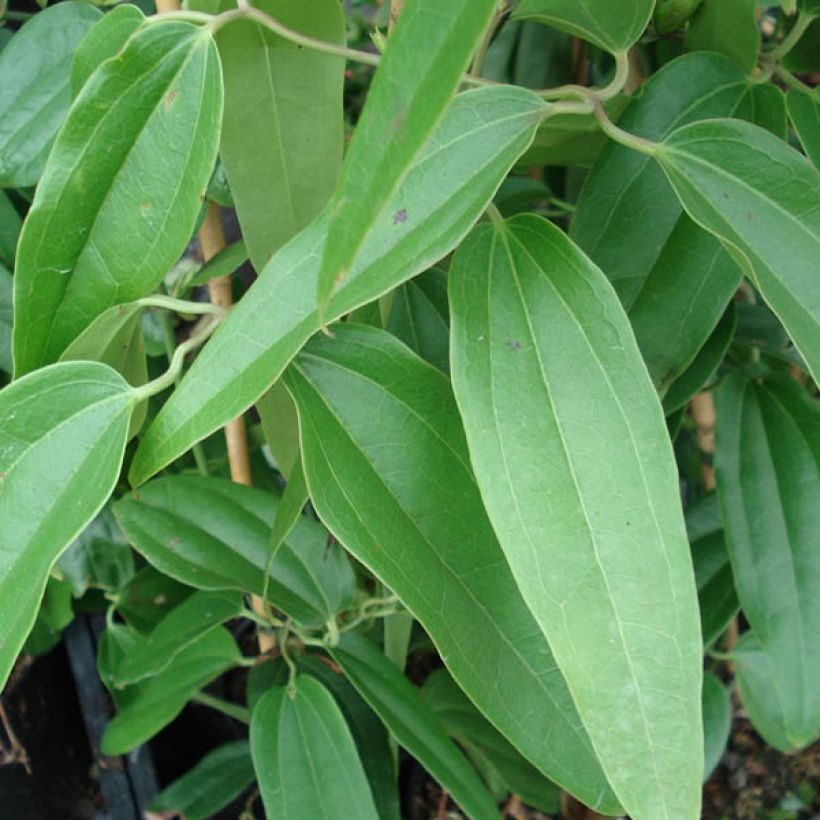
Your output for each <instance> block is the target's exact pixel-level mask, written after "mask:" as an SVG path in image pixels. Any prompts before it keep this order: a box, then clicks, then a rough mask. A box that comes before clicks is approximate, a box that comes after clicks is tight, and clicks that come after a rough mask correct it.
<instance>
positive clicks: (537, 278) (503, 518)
mask: <svg viewBox="0 0 820 820" xmlns="http://www.w3.org/2000/svg"><path fill="white" fill-rule="evenodd" d="M450 308H451V329H452V336H451V365H452V373H453V386H454V388H455V393H456V398H457V400H458V405H459V409H460V410H461V415H462V417H463V419H464V423H465V429H466V432H467V440H468V443H469V445H470V456H471V461H472V463H473V465H474V466H475V469H476V477H477V479H478V484H479V487H480V488H481V491H482V496H483V498H484V502H485V504H486V507H487V511H488V513H489V516H490V520H491V521H492V522H493V526H494V529H495V531H496V532H497V533H498V537H499V541H500V542H501V546H502V548H503V550H504V554H505V555H506V558H507V560H508V562H509V564H510V568H511V569H512V572H513V575H514V576H515V579H516V581H517V583H518V586H519V589H520V590H521V594H522V596H523V597H524V600H525V601H526V602H527V604H528V606H529V607H530V610H531V611H532V613H533V615H534V617H535V619H536V621H537V622H538V624H539V626H540V628H541V629H542V631H543V633H544V634H545V635H546V637H547V639H548V640H549V644H550V648H551V649H552V651H553V653H554V655H555V659H556V662H557V664H558V666H559V668H560V669H561V671H562V673H563V675H564V677H565V679H566V682H567V685H568V687H569V689H570V692H571V693H572V697H573V701H574V702H575V705H576V707H577V709H578V712H579V714H580V716H581V719H582V721H583V723H584V726H585V727H586V730H587V732H588V733H589V736H590V739H591V741H592V745H593V747H594V749H595V751H596V752H597V755H598V758H599V759H600V761H601V765H602V767H603V770H604V772H605V773H606V775H607V777H608V778H609V781H610V783H611V784H612V788H613V790H614V792H615V794H616V795H617V796H618V798H619V799H620V801H621V803H622V804H623V806H624V809H625V810H626V811H627V812H628V813H629V814H630V815H631V816H632V817H635V818H647V820H648V819H649V818H653V819H654V818H658V817H669V818H676V819H677V818H680V820H683V818H696V817H699V811H700V783H701V779H702V771H703V768H702V767H703V739H702V725H701V715H700V712H701V707H700V698H699V686H700V675H701V653H702V645H701V636H700V628H699V619H698V611H697V597H696V591H695V584H694V581H693V574H692V562H691V558H690V554H689V546H688V544H687V541H686V535H685V532H684V525H683V516H682V514H681V507H680V498H679V489H678V477H677V470H676V467H675V460H674V456H673V453H672V448H671V445H670V442H669V438H668V435H667V431H666V425H665V423H664V418H663V413H662V410H661V406H660V403H659V401H658V398H657V395H656V394H655V391H654V389H653V387H652V383H651V381H650V380H649V377H648V375H647V372H646V369H645V367H644V365H643V362H642V361H641V358H640V354H639V352H638V348H637V345H636V344H635V339H634V337H633V335H632V332H631V330H630V328H629V324H628V321H627V318H626V315H625V313H624V312H623V309H622V308H621V305H620V303H619V302H618V299H617V297H616V295H615V292H614V291H613V290H612V287H611V286H610V285H609V283H608V282H607V280H606V278H605V277H604V275H603V274H602V273H601V271H600V270H598V269H597V268H596V267H595V266H594V265H593V264H592V263H591V262H590V261H589V260H588V259H587V258H586V257H585V256H584V255H583V254H582V253H581V252H580V251H579V250H578V249H577V248H576V247H575V246H574V245H573V244H572V243H571V242H570V240H569V239H568V238H567V237H566V235H565V234H563V233H562V232H561V231H560V230H559V229H558V228H556V227H555V226H554V225H552V224H551V223H549V222H547V221H546V220H543V219H541V218H540V217H536V216H520V217H515V218H514V219H512V220H510V221H509V222H507V223H506V224H503V225H499V226H495V227H490V226H480V227H479V228H477V229H476V230H475V231H474V232H473V234H472V235H471V237H470V238H469V239H468V240H467V241H465V242H464V243H463V244H462V246H461V247H460V248H459V251H458V253H457V254H456V257H455V259H454V262H453V267H452V269H451V271H450ZM614 465H617V470H615V469H614Z"/></svg>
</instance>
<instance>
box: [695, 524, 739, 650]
mask: <svg viewBox="0 0 820 820" xmlns="http://www.w3.org/2000/svg"><path fill="white" fill-rule="evenodd" d="M692 561H693V563H694V565H695V583H696V584H697V587H698V602H699V604H700V625H701V630H702V632H703V643H704V644H705V645H706V646H710V645H711V644H713V643H714V642H715V641H716V640H717V639H718V638H719V637H720V636H721V635H722V634H723V633H724V632H725V631H726V629H727V627H728V626H729V624H730V623H731V621H732V618H734V617H735V615H737V613H738V610H739V609H740V604H739V603H738V600H737V593H736V592H735V581H734V578H733V576H732V566H731V563H730V562H729V552H728V550H727V549H726V538H725V537H724V534H723V531H722V530H717V531H716V532H712V533H709V534H708V535H704V536H703V537H702V538H699V539H698V540H696V541H692Z"/></svg>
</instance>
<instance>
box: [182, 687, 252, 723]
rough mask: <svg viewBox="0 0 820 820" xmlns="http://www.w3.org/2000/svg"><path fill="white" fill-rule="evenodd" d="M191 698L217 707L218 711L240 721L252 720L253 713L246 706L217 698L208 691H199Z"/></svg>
mask: <svg viewBox="0 0 820 820" xmlns="http://www.w3.org/2000/svg"><path fill="white" fill-rule="evenodd" d="M191 700H193V701H196V702H197V703H201V704H202V705H203V706H210V707H211V709H216V710H217V711H218V712H222V714H223V715H227V716H228V717H232V718H233V719H234V720H238V721H239V722H240V723H250V722H251V713H250V712H249V711H248V710H247V709H246V708H245V707H244V706H237V705H236V704H235V703H229V702H228V701H227V700H222V698H215V697H214V696H213V695H209V694H207V693H206V692H198V693H197V694H196V695H194V696H193V697H192V698H191Z"/></svg>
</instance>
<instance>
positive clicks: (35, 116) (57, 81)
mask: <svg viewBox="0 0 820 820" xmlns="http://www.w3.org/2000/svg"><path fill="white" fill-rule="evenodd" d="M101 16H102V15H101V12H100V11H98V10H97V9H95V8H94V7H93V6H91V5H89V4H88V3H75V2H71V1H70V0H69V2H64V3H60V4H58V5H56V6H52V7H51V8H50V9H46V10H45V11H42V12H40V13H38V14H35V15H34V17H32V18H31V19H30V20H29V21H28V22H27V23H26V24H25V25H24V26H23V27H22V28H21V29H20V31H19V32H18V33H17V34H15V35H14V37H12V39H11V42H10V43H9V44H8V45H7V46H6V47H5V48H4V49H3V50H2V52H0V188H26V187H29V186H31V185H35V184H36V183H37V180H38V179H39V178H40V174H41V173H42V171H43V166H44V165H45V161H46V157H47V156H48V152H49V149H50V148H51V145H52V142H53V141H54V135H55V134H56V133H57V130H58V129H59V127H60V125H62V122H63V119H64V118H65V115H66V113H67V111H68V107H69V105H70V103H71V90H70V88H69V75H70V71H71V56H72V53H73V52H74V49H75V48H76V47H77V44H78V43H79V42H80V40H81V39H82V38H83V36H84V35H85V33H86V32H87V31H88V30H89V29H90V28H91V27H92V26H93V25H94V24H95V23H96V22H97V21H98V20H99V19H100V17H101Z"/></svg>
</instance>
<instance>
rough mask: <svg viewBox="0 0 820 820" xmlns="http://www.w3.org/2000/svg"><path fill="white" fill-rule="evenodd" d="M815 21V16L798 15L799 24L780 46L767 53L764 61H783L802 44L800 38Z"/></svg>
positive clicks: (795, 25) (793, 27)
mask: <svg viewBox="0 0 820 820" xmlns="http://www.w3.org/2000/svg"><path fill="white" fill-rule="evenodd" d="M813 20H814V16H813V15H811V14H800V15H798V17H797V22H796V23H795V24H794V26H792V30H791V31H790V32H789V33H788V34H787V35H786V36H785V37H784V38H783V40H782V42H781V43H780V45H778V46H776V47H775V48H773V49H772V50H771V51H767V52H765V53H764V54H763V59H764V60H765V61H766V62H770V63H776V62H777V61H778V60H782V59H783V58H784V57H785V56H786V55H787V54H788V53H789V52H790V51H791V50H792V49H793V48H794V47H795V46H796V45H797V44H798V43H799V42H800V38H801V37H802V36H803V35H804V34H805V33H806V31H807V30H808V28H809V26H810V25H811V24H812V21H813Z"/></svg>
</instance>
